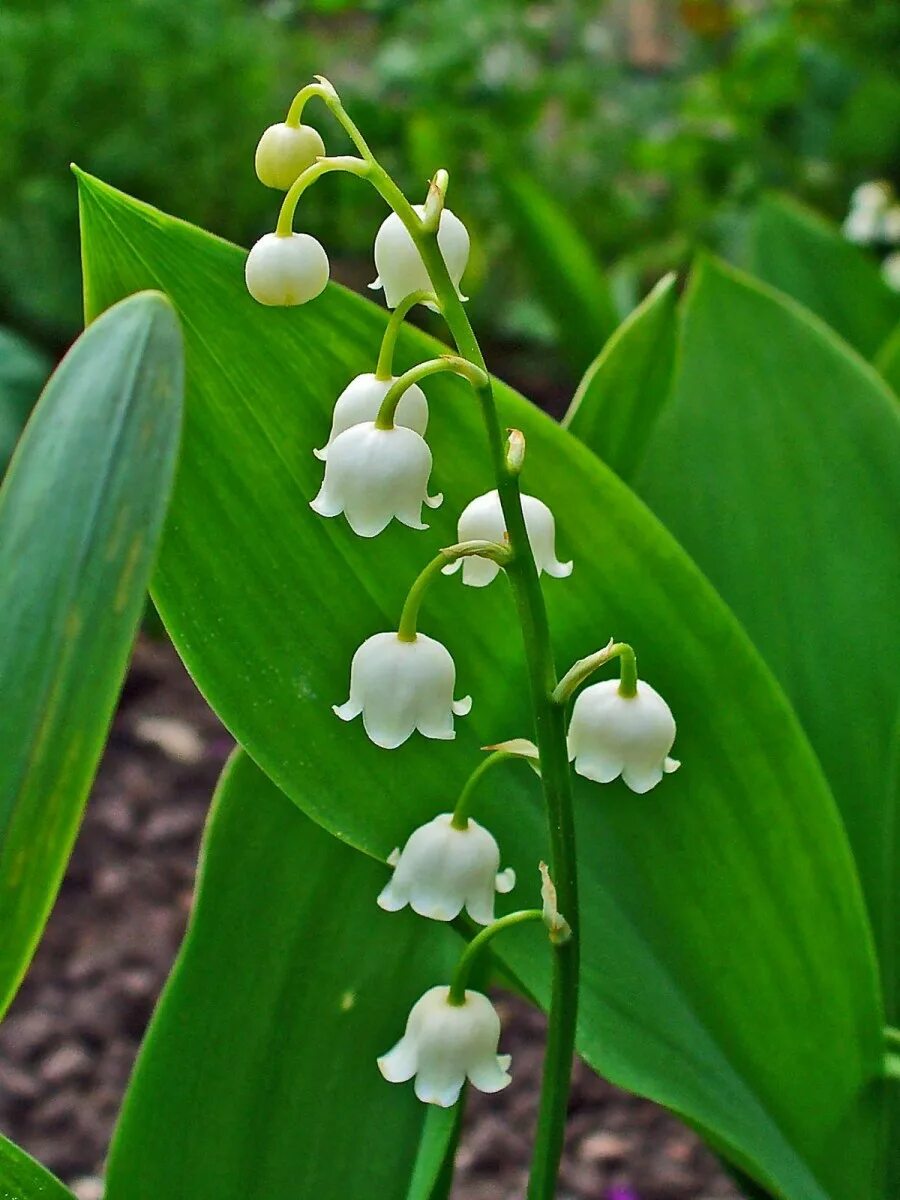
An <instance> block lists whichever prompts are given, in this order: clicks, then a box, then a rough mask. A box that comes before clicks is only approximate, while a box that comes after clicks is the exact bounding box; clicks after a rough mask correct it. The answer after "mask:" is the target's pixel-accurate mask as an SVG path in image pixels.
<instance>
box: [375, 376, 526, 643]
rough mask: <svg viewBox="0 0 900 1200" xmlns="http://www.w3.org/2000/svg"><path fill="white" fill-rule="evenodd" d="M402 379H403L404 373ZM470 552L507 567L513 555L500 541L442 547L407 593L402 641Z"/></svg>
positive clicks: (413, 633)
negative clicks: (440, 583) (434, 588)
mask: <svg viewBox="0 0 900 1200" xmlns="http://www.w3.org/2000/svg"><path fill="white" fill-rule="evenodd" d="M400 378H401V379H402V378H403V376H401V377H400ZM470 554H477V555H479V556H480V557H482V558H490V559H492V561H493V562H496V563H498V564H499V565H500V566H504V565H505V564H506V563H507V562H508V561H509V558H510V553H509V550H508V549H507V548H506V547H505V546H499V545H497V543H496V542H460V543H459V545H456V546H447V547H445V548H444V549H443V550H441V552H440V554H437V555H435V557H434V558H433V559H432V560H431V562H430V563H429V564H428V565H427V566H426V567H424V568H423V569H422V570H421V571H420V572H419V574H418V575H417V576H416V579H415V581H414V583H413V585H412V587H411V588H410V589H409V592H408V593H407V596H406V601H405V603H404V605H403V611H402V612H401V613H400V624H399V625H398V626H397V637H398V638H399V639H400V641H401V642H414V641H415V640H416V628H417V624H418V619H419V609H420V608H421V606H422V601H423V599H424V598H425V593H426V592H427V591H428V588H429V587H430V586H431V584H432V583H433V582H434V580H435V579H436V578H437V576H438V575H439V574H440V573H441V572H442V571H443V569H444V567H446V566H447V564H448V563H452V562H456V560H457V559H460V558H465V557H466V556H467V555H470Z"/></svg>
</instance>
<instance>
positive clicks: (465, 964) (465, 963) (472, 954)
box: [447, 908, 544, 1005]
mask: <svg viewBox="0 0 900 1200" xmlns="http://www.w3.org/2000/svg"><path fill="white" fill-rule="evenodd" d="M543 919H544V914H543V911H542V910H541V909H540V908H523V909H521V910H520V911H519V912H513V913H509V914H508V915H507V916H505V917H500V918H499V920H497V921H494V922H493V924H491V925H488V926H487V928H485V929H482V930H481V931H480V932H479V933H477V934H476V935H475V937H473V938H472V940H471V942H469V944H468V945H467V946H466V948H465V950H463V952H462V954H461V955H460V956H459V962H458V963H457V964H456V970H455V971H454V972H453V979H452V980H451V981H450V994H449V996H448V998H447V1002H448V1003H449V1004H453V1005H461V1004H465V1002H466V986H467V985H468V982H469V976H470V975H471V974H472V969H473V967H474V966H475V963H476V961H477V959H478V956H479V955H480V954H481V953H482V952H483V951H484V948H485V946H487V944H488V942H490V941H492V940H493V939H494V938H495V937H496V936H497V934H498V933H503V931H504V930H505V929H511V928H512V927H513V926H514V925H522V924H524V923H525V922H526V921H543Z"/></svg>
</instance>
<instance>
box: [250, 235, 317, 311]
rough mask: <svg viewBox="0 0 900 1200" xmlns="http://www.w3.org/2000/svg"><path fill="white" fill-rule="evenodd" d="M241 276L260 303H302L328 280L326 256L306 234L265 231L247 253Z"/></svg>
mask: <svg viewBox="0 0 900 1200" xmlns="http://www.w3.org/2000/svg"><path fill="white" fill-rule="evenodd" d="M244 278H245V279H246V281H247V291H248V292H249V293H250V295H251V296H252V297H253V299H254V300H258V301H259V303H260V304H277V305H284V306H288V305H292V304H306V302H307V301H308V300H315V298H316V296H318V295H319V293H320V292H321V291H322V290H323V289H324V287H325V284H326V283H327V282H328V255H327V254H326V253H325V250H324V249H323V247H322V245H321V244H320V243H319V242H317V241H316V239H315V238H314V237H311V236H310V235H309V234H308V233H291V234H289V235H287V236H285V237H282V236H281V234H279V233H267V234H265V235H264V236H263V237H261V238H260V239H259V241H258V242H257V243H256V245H255V246H254V247H253V249H252V250H251V251H250V253H249V254H248V255H247V263H246V266H245V267H244Z"/></svg>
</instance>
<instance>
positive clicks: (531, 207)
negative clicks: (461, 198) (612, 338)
mask: <svg viewBox="0 0 900 1200" xmlns="http://www.w3.org/2000/svg"><path fill="white" fill-rule="evenodd" d="M497 179H498V182H499V184H500V186H501V187H502V189H503V197H504V210H503V211H504V215H505V216H506V218H507V220H508V221H509V223H510V225H511V226H512V228H513V230H514V231H515V234H516V245H517V247H518V250H519V253H520V256H521V259H522V262H523V264H524V266H525V268H526V270H527V271H528V273H529V274H530V276H531V278H532V279H533V281H534V285H535V286H534V290H535V293H536V295H537V297H538V298H539V300H540V302H541V303H542V304H543V305H544V306H545V308H546V309H547V311H548V313H549V314H550V316H551V317H552V318H553V320H554V321H555V323H556V327H557V333H558V336H559V339H560V342H561V344H562V348H563V350H564V352H565V354H566V357H567V358H568V360H569V362H570V363H571V365H572V366H573V367H574V368H575V370H576V371H578V372H579V373H580V372H582V371H584V370H585V369H586V368H587V367H588V365H589V364H590V363H591V361H592V360H593V358H594V356H595V355H596V354H598V353H599V351H600V349H601V347H602V346H603V343H604V342H605V341H606V339H607V338H608V337H609V335H610V334H611V333H612V331H613V330H614V329H615V327H616V326H617V325H618V323H619V315H618V313H617V311H616V306H615V302H614V300H613V295H612V291H611V289H610V286H609V281H608V280H607V278H606V276H605V275H604V273H603V270H602V269H601V267H600V265H599V264H598V262H597V260H596V257H595V255H594V251H593V248H592V247H591V245H590V243H589V242H588V241H587V240H586V238H585V237H584V235H583V234H582V233H581V231H580V230H579V229H578V227H577V226H576V225H574V224H573V222H572V220H571V219H570V217H569V215H568V214H567V213H566V211H565V209H563V208H562V207H561V206H560V205H559V203H558V202H557V201H556V199H555V198H554V197H553V196H551V195H549V194H548V193H547V192H546V191H545V190H544V189H543V188H542V187H541V186H540V185H539V184H538V183H536V182H535V180H533V179H532V178H531V177H530V176H528V175H525V174H524V173H522V172H520V171H517V170H515V169H514V168H504V169H503V170H502V171H498V174H497Z"/></svg>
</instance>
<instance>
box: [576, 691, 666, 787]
mask: <svg viewBox="0 0 900 1200" xmlns="http://www.w3.org/2000/svg"><path fill="white" fill-rule="evenodd" d="M674 741H675V718H674V717H673V716H672V711H671V709H670V708H669V706H668V704H666V702H665V700H663V698H662V696H660V694H659V693H658V692H656V691H654V690H653V688H652V687H651V686H650V684H649V683H644V682H643V681H640V680H639V681H638V685H637V694H636V695H635V696H622V695H620V694H619V680H618V679H604V680H603V682H602V683H594V684H591V686H590V687H586V688H585V689H584V691H583V692H580V693H579V695H578V697H577V698H576V700H575V704H574V705H573V707H572V719H571V721H570V722H569V759H570V761H571V760H572V759H574V760H575V770H576V771H577V772H578V774H579V775H583V776H584V777H585V779H593V780H595V781H596V782H597V783H610V782H611V781H612V780H613V779H617V778H618V777H619V776H620V775H621V776H622V779H623V780H624V782H625V783H626V784H627V785H628V787H630V788H631V790H632V791H633V792H638V793H642V792H649V791H650V789H651V788H652V787H655V786H656V785H657V784H658V783H659V781H660V780H661V779H662V777H663V775H664V774H666V775H667V774H670V773H671V772H672V771H676V770H677V769H678V767H679V766H680V763H678V762H677V761H676V760H675V759H674V758H669V757H667V756H668V753H669V751H670V750H671V749H672V743H673V742H674Z"/></svg>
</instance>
